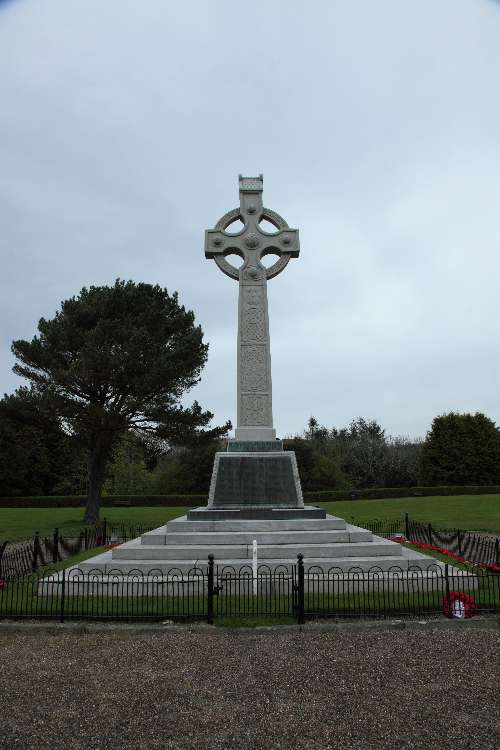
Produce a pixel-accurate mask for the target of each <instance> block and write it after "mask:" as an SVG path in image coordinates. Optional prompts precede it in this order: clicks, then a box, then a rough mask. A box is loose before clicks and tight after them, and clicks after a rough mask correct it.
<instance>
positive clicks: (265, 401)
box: [205, 175, 299, 440]
mask: <svg viewBox="0 0 500 750" xmlns="http://www.w3.org/2000/svg"><path fill="white" fill-rule="evenodd" d="M239 184H240V207H239V208H236V209H234V210H233V211H229V213H227V214H225V215H224V216H223V217H222V218H221V219H220V220H219V221H218V222H217V224H216V225H215V227H214V229H207V230H206V232H205V257H206V258H212V259H213V260H215V262H216V263H217V265H218V266H219V268H220V269H221V271H223V273H225V274H226V275H227V276H230V277H231V278H232V279H236V280H238V281H239V302H238V416H237V428H236V439H237V440H274V439H275V437H276V431H275V430H274V428H273V415H272V383H271V350H270V340H269V315H268V307H267V280H268V279H272V278H274V276H277V275H278V274H279V273H281V271H283V270H284V268H285V267H286V265H287V264H288V262H289V260H290V258H297V257H298V255H299V232H298V229H290V228H289V226H288V224H287V223H286V221H285V220H284V219H283V218H282V217H281V216H280V215H279V214H277V213H275V212H274V211H270V210H269V209H267V208H264V206H263V204H262V190H263V178H262V175H260V176H259V177H242V176H241V175H240V177H239ZM238 219H239V220H241V221H242V222H243V224H244V227H243V229H242V230H241V231H240V232H239V233H238V234H227V233H226V231H225V230H226V229H227V228H228V227H229V226H230V224H233V222H235V221H237V220H238ZM263 219H266V220H267V221H268V222H270V223H271V224H272V225H273V226H274V227H275V228H276V230H277V231H276V232H275V233H272V234H271V233H269V232H265V231H263V230H262V229H261V227H260V222H261V221H262V220H263ZM269 254H273V255H277V256H278V260H277V261H276V263H274V264H273V265H272V266H270V267H269V268H266V267H265V266H264V265H263V264H262V263H261V259H262V258H263V257H264V256H265V255H269ZM228 255H238V256H239V257H240V258H242V259H243V264H242V265H241V266H240V268H236V267H235V266H233V265H231V264H230V263H229V262H228V261H227V260H226V257H227V256H228Z"/></svg>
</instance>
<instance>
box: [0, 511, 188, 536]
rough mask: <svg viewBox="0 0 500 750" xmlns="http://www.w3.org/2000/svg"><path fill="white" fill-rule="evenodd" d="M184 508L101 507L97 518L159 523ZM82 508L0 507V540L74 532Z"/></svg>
mask: <svg viewBox="0 0 500 750" xmlns="http://www.w3.org/2000/svg"><path fill="white" fill-rule="evenodd" d="M187 510H188V508H161V507H154V508H148V507H146V508H103V509H102V510H101V518H104V517H105V518H106V519H107V520H108V521H124V522H125V523H132V524H151V527H152V528H155V527H157V526H161V525H162V524H164V523H166V522H167V521H169V520H170V519H171V518H177V516H182V515H183V514H184V513H186V512H187ZM83 512H84V509H83V508H0V541H9V542H16V541H20V540H22V539H28V538H29V537H31V536H33V534H34V533H35V531H39V532H40V535H41V536H45V535H47V534H52V532H53V531H54V528H55V527H57V528H58V529H59V532H60V533H61V534H63V535H64V534H66V535H67V536H69V532H71V531H77V530H78V529H80V528H81V527H83V526H84V525H85V524H84V523H83V520H82V519H83Z"/></svg>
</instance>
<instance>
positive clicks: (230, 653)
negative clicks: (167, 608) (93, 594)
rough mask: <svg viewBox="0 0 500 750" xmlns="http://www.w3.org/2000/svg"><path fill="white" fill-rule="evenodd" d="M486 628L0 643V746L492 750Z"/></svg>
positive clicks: (491, 637) (491, 664)
mask: <svg viewBox="0 0 500 750" xmlns="http://www.w3.org/2000/svg"><path fill="white" fill-rule="evenodd" d="M498 645H499V633H498V631H495V630H491V629H489V630H487V629H474V630H472V629H468V628H465V627H463V628H453V629H444V630H443V629H439V628H437V627H434V626H431V625H429V626H427V628H425V629H422V628H420V629H418V628H416V627H415V628H413V627H407V628H405V629H403V630H394V629H392V630H382V629H374V628H372V629H370V628H367V629H359V628H358V629H352V630H342V631H327V632H312V631H310V630H309V631H303V632H300V631H298V630H297V631H295V632H290V631H273V632H267V631H265V630H260V631H254V632H252V633H248V632H241V631H240V632H238V631H237V630H234V631H226V630H212V629H208V628H207V630H205V631H199V630H190V629H188V628H186V629H185V630H182V631H180V630H179V629H173V630H172V631H170V632H152V633H146V634H144V633H138V632H134V631H132V632H130V633H126V632H114V633H113V632H97V633H91V634H86V633H77V632H64V631H62V632H58V633H50V632H46V631H41V632H36V633H35V632H33V631H30V632H26V633H25V632H23V633H19V632H0V665H1V670H0V695H1V696H2V702H1V716H0V747H2V748H23V750H24V748H51V750H54V748H71V750H79V749H80V748H82V750H83V749H85V750H94V749H95V748H118V749H119V750H122V748H123V749H128V748H134V749H136V748H137V750H139V748H141V750H142V748H162V749H163V748H164V749H166V750H170V749H173V748H182V750H187V749H189V750H191V749H193V750H195V749H196V750H203V749H204V748H207V749H208V748H210V749H211V750H212V749H214V750H215V749H218V748H224V749H227V750H229V749H231V750H232V749H233V748H235V749H236V748H238V750H246V749H247V748H249V749H250V748H252V750H260V749H261V748H262V750H264V749H265V750H274V748H283V749H286V750H288V749H292V748H293V749H295V748H297V749H298V750H302V749H304V750H305V749H306V748H307V750H327V749H328V748H342V750H351V749H352V750H358V749H359V750H379V748H384V750H387V749H388V750H391V749H392V748H394V749H396V748H397V749H398V750H402V749H406V748H408V749H409V748H411V749H412V750H419V749H420V748H422V749H423V748H425V749H426V750H428V749H429V748H434V747H436V748H439V749H440V750H448V748H449V749H450V750H452V749H453V750H462V749H465V748H467V750H476V749H477V750H490V749H491V750H498V748H499V747H500V734H499V703H498V700H499V699H498V678H499V673H498Z"/></svg>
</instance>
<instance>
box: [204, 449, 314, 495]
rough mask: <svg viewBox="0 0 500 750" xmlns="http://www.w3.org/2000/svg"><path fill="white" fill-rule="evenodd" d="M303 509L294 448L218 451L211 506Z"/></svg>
mask: <svg viewBox="0 0 500 750" xmlns="http://www.w3.org/2000/svg"><path fill="white" fill-rule="evenodd" d="M249 506H250V507H251V506H268V507H287V508H302V507H303V506H304V501H303V499H302V490H301V487H300V480H299V472H298V469H297V461H296V459H295V453H293V452H292V451H283V450H282V451H279V450H277V451H267V452H264V451H228V452H227V453H222V452H221V453H216V454H215V461H214V468H213V473H212V481H211V484H210V494H209V498H208V507H209V508H212V507H213V508H231V507H249Z"/></svg>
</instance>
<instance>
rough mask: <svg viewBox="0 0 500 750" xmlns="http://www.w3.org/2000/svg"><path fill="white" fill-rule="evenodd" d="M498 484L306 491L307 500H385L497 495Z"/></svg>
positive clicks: (499, 491)
mask: <svg viewBox="0 0 500 750" xmlns="http://www.w3.org/2000/svg"><path fill="white" fill-rule="evenodd" d="M499 493H500V486H498V485H488V486H480V485H473V486H472V485H471V486H461V485H456V486H452V487H376V488H374V489H366V490H330V491H326V492H304V500H306V501H307V502H309V503H310V502H316V503H327V502H335V500H385V499H389V498H397V497H430V496H432V495H497V494H499Z"/></svg>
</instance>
